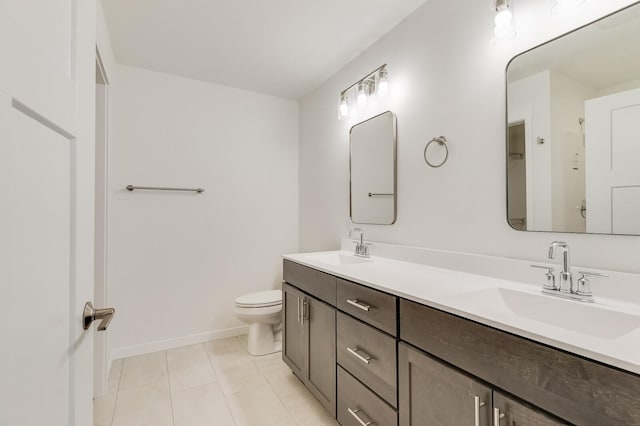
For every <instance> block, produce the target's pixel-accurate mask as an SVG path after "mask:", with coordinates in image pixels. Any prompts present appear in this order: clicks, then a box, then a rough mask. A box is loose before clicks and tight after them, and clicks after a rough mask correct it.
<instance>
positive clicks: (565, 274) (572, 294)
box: [532, 241, 602, 302]
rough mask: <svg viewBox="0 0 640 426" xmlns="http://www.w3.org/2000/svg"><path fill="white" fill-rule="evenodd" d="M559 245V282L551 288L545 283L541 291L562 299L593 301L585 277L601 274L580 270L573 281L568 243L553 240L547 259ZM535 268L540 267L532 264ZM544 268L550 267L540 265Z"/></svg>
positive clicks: (553, 255) (552, 256)
mask: <svg viewBox="0 0 640 426" xmlns="http://www.w3.org/2000/svg"><path fill="white" fill-rule="evenodd" d="M558 247H560V248H561V249H562V252H563V256H562V271H561V272H560V284H559V285H557V286H554V287H553V288H549V286H548V285H545V286H544V288H543V289H542V293H544V294H547V295H550V296H556V297H562V298H564V299H571V300H577V301H579V302H593V301H594V300H593V294H592V293H591V284H590V283H589V279H588V278H587V277H589V276H594V277H599V276H602V274H595V273H594V274H592V273H590V272H580V273H581V274H582V276H581V277H580V279H578V280H577V281H575V282H574V281H573V276H572V275H571V265H570V260H569V245H568V244H567V243H566V242H564V241H554V242H552V243H551V245H550V246H549V259H553V258H554V257H555V253H556V249H557V248H558ZM532 266H534V267H536V268H540V266H536V265H532ZM542 268H546V269H550V268H547V267H542ZM550 273H551V271H549V272H548V273H547V284H548V281H549V274H550Z"/></svg>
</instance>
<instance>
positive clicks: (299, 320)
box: [298, 297, 302, 322]
mask: <svg viewBox="0 0 640 426" xmlns="http://www.w3.org/2000/svg"><path fill="white" fill-rule="evenodd" d="M300 318H301V316H300V298H299V297H298V322H302V320H301V319H300Z"/></svg>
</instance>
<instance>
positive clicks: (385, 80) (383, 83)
mask: <svg viewBox="0 0 640 426" xmlns="http://www.w3.org/2000/svg"><path fill="white" fill-rule="evenodd" d="M388 94H389V74H388V73H387V69H386V68H382V69H381V70H380V74H379V75H378V96H387V95H388Z"/></svg>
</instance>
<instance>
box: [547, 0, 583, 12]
mask: <svg viewBox="0 0 640 426" xmlns="http://www.w3.org/2000/svg"><path fill="white" fill-rule="evenodd" d="M582 3H584V0H551V13H553V14H561V13H565V12H568V11H570V10H573V9H576V8H577V7H579V6H581V5H582Z"/></svg>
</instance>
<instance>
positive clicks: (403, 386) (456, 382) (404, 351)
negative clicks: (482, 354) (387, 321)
mask: <svg viewBox="0 0 640 426" xmlns="http://www.w3.org/2000/svg"><path fill="white" fill-rule="evenodd" d="M398 393H399V399H400V410H399V414H400V421H399V424H400V426H422V425H451V426H491V425H501V426H520V425H526V426H559V425H565V424H567V423H563V422H561V421H559V420H556V419H555V418H553V417H552V416H550V415H548V414H546V413H544V412H543V411H542V410H539V409H537V408H535V407H533V406H530V405H529V404H525V403H522V402H520V401H518V400H516V399H515V398H511V397H509V396H507V395H505V394H502V393H500V392H498V391H496V390H494V389H492V387H491V386H489V385H487V384H485V383H483V382H481V381H479V380H478V379H476V378H474V377H472V376H470V375H468V374H465V373H463V372H461V371H459V370H457V369H455V368H453V367H451V366H449V365H447V364H445V363H443V362H441V361H439V360H437V359H435V358H433V357H431V356H429V355H428V354H426V353H424V352H422V351H420V350H418V349H415V348H412V347H411V346H409V345H407V344H405V343H400V345H399V346H398Z"/></svg>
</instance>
